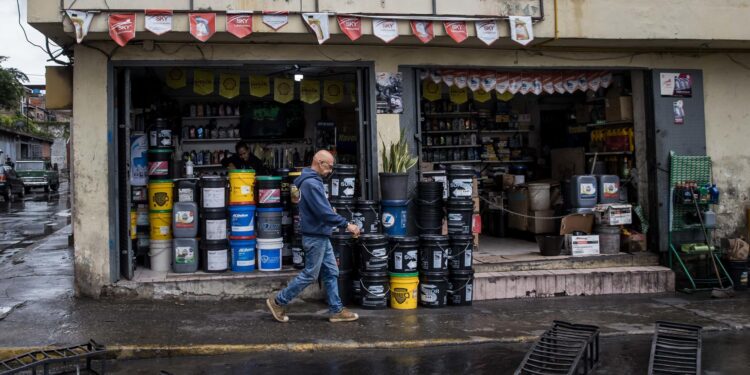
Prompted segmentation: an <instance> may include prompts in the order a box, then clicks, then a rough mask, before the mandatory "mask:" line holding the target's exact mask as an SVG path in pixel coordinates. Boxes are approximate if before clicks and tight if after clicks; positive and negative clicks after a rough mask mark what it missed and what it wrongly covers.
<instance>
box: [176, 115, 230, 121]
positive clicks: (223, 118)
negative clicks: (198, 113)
mask: <svg viewBox="0 0 750 375" xmlns="http://www.w3.org/2000/svg"><path fill="white" fill-rule="evenodd" d="M182 119H183V120H189V121H191V120H239V119H240V116H202V117H183V118H182Z"/></svg>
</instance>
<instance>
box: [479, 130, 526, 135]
mask: <svg viewBox="0 0 750 375" xmlns="http://www.w3.org/2000/svg"><path fill="white" fill-rule="evenodd" d="M529 132H531V130H530V129H500V130H480V131H479V134H494V133H507V134H514V133H529Z"/></svg>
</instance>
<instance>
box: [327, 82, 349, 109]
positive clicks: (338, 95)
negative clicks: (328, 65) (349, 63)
mask: <svg viewBox="0 0 750 375" xmlns="http://www.w3.org/2000/svg"><path fill="white" fill-rule="evenodd" d="M343 98H344V83H343V82H341V81H323V101H325V102H326V103H329V104H336V103H339V102H341V100H342V99H343Z"/></svg>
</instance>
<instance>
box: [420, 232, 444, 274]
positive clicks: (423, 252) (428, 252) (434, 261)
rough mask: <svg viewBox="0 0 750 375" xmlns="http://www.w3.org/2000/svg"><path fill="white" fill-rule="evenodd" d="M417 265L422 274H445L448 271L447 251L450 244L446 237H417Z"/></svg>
mask: <svg viewBox="0 0 750 375" xmlns="http://www.w3.org/2000/svg"><path fill="white" fill-rule="evenodd" d="M419 239H420V247H419V260H420V262H419V265H420V270H421V271H424V272H445V271H446V270H447V269H448V249H449V248H450V242H449V241H448V237H447V236H438V235H423V236H419Z"/></svg>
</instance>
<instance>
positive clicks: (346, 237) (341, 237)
mask: <svg viewBox="0 0 750 375" xmlns="http://www.w3.org/2000/svg"><path fill="white" fill-rule="evenodd" d="M331 238H333V239H334V240H351V239H352V234H351V233H346V234H341V233H338V234H334V235H332V236H331Z"/></svg>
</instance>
